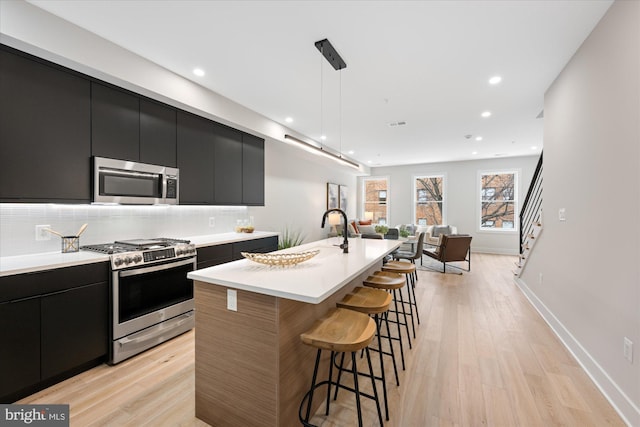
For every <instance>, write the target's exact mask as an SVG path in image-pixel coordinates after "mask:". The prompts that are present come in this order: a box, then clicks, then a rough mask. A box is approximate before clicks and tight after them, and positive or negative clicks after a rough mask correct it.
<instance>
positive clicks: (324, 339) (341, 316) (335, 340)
mask: <svg viewBox="0 0 640 427" xmlns="http://www.w3.org/2000/svg"><path fill="white" fill-rule="evenodd" d="M375 333H376V324H375V322H374V321H373V319H372V318H371V317H369V316H367V315H366V314H364V313H359V312H357V311H354V310H347V309H344V308H333V309H331V310H329V311H328V312H327V313H326V314H325V315H324V316H323V317H322V318H320V319H319V320H317V321H316V322H315V323H314V324H313V326H312V327H311V329H309V330H308V331H306V332H305V333H303V334H301V335H300V340H302V342H303V343H304V344H307V345H310V346H312V347H315V348H317V349H318V351H317V353H316V363H315V367H314V369H313V377H312V380H311V388H310V389H309V391H308V392H307V394H305V396H304V397H303V399H302V402H300V408H299V411H298V417H299V418H300V421H301V422H302V424H303V425H304V426H311V424H309V416H310V413H311V406H312V402H313V392H314V390H315V389H316V388H318V387H320V386H322V385H324V384H327V386H328V387H327V401H326V409H325V415H329V400H330V395H331V386H332V385H335V386H336V387H340V388H344V389H346V390H349V391H351V392H352V393H355V395H356V408H357V412H358V425H359V426H360V427H362V408H361V407H360V396H364V397H368V398H370V399H373V400H374V401H375V402H376V409H377V410H378V421H379V422H380V425H381V426H382V425H383V421H382V412H381V411H380V401H379V400H378V390H377V389H376V381H375V377H374V374H373V367H372V366H371V354H370V353H369V348H368V345H369V344H370V343H371V341H373V337H374V336H375ZM362 349H364V350H365V353H366V355H367V363H368V365H369V375H368V376H369V377H370V378H371V386H372V387H373V396H371V395H369V394H366V393H362V392H360V388H359V386H358V366H357V364H356V353H357V352H358V351H360V350H362ZM322 350H329V351H330V352H331V357H330V358H329V378H328V379H327V381H321V382H319V383H317V384H316V377H317V375H318V365H319V364H320V355H321V353H322ZM336 353H351V370H352V373H353V386H354V388H351V387H348V386H345V385H343V384H340V383H339V382H334V381H332V375H333V360H334V359H335V355H336ZM307 399H308V401H307V410H306V415H305V417H304V418H303V417H302V407H303V406H304V402H305V400H307Z"/></svg>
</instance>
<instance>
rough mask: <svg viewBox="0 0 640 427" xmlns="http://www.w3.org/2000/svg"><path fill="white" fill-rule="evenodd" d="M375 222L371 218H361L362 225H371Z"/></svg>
mask: <svg viewBox="0 0 640 427" xmlns="http://www.w3.org/2000/svg"><path fill="white" fill-rule="evenodd" d="M372 222H373V220H371V219H367V220H364V221H363V220H360V221H359V223H360V225H371V223H372Z"/></svg>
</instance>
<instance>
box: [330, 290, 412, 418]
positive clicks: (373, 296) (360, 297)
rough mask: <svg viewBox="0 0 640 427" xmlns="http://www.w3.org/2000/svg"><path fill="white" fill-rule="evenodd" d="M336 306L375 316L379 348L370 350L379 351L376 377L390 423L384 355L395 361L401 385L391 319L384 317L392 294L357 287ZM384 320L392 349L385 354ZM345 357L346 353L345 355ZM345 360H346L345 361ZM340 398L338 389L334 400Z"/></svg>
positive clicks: (394, 368)
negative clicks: (382, 332) (382, 331)
mask: <svg viewBox="0 0 640 427" xmlns="http://www.w3.org/2000/svg"><path fill="white" fill-rule="evenodd" d="M336 305H337V306H338V307H339V308H346V309H348V310H354V311H359V312H360V313H364V314H368V315H369V316H373V320H374V321H375V322H376V328H377V329H376V335H377V338H378V348H377V349H373V348H371V349H369V350H374V351H377V352H378V354H379V355H380V370H381V374H380V377H376V379H379V380H381V381H382V395H383V397H384V410H385V418H386V420H387V421H389V403H388V400H387V380H386V374H385V371H384V358H383V355H384V354H388V355H389V356H391V357H392V360H393V370H394V372H395V374H396V382H397V383H398V385H400V382H399V380H398V369H397V368H396V358H395V355H394V353H393V341H392V340H391V334H390V333H389V318H388V316H386V315H384V314H386V313H387V312H388V311H389V306H390V305H391V294H389V293H388V292H385V291H383V290H382V289H372V288H362V287H357V288H355V289H354V290H353V291H351V293H349V294H347V295H345V296H344V298H343V299H342V300H341V301H339V302H337V303H336ZM380 314H383V316H382V319H381V318H380V316H379V315H380ZM382 320H384V321H385V322H386V325H387V336H388V338H389V347H390V348H391V350H390V352H389V353H387V352H384V351H383V349H382V339H381V333H380V326H381V324H382V322H381V321H382ZM343 355H344V353H343ZM343 360H344V359H343ZM341 374H342V369H341V370H340V372H339V373H338V383H340V375H341ZM337 396H338V388H336V391H335V394H334V400H335V399H336V398H337Z"/></svg>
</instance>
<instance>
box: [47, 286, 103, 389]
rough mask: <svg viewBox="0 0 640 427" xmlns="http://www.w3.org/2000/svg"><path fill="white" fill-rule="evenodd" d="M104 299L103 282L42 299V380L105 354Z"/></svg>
mask: <svg viewBox="0 0 640 427" xmlns="http://www.w3.org/2000/svg"><path fill="white" fill-rule="evenodd" d="M108 298H109V290H108V288H107V283H106V282H104V283H97V284H93V285H88V286H83V287H80V288H75V289H71V290H68V291H63V292H59V293H55V294H52V295H47V296H43V297H42V301H41V320H42V330H41V337H42V340H41V343H42V347H41V355H42V361H41V369H42V378H43V379H47V378H52V377H54V376H56V375H60V374H61V373H64V372H66V371H69V370H72V369H74V368H75V367H77V366H81V365H83V364H85V363H87V362H89V361H92V360H95V359H99V358H101V357H102V356H104V355H105V354H107V341H108V338H107V319H108V318H109V312H108Z"/></svg>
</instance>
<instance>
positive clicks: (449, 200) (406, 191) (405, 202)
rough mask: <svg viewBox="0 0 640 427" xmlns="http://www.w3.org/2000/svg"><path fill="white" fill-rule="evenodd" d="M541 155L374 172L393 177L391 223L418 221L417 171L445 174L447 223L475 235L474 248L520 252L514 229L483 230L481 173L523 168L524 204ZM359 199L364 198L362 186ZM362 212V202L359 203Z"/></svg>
mask: <svg viewBox="0 0 640 427" xmlns="http://www.w3.org/2000/svg"><path fill="white" fill-rule="evenodd" d="M537 162H538V156H527V157H510V158H498V159H486V160H473V161H464V162H446V163H431V164H418V165H408V166H393V167H380V168H371V175H372V176H386V177H388V178H389V195H388V197H389V202H388V203H389V208H390V212H389V221H388V222H389V224H390V225H393V226H395V225H398V224H409V223H414V222H415V220H414V219H413V199H414V196H413V185H414V184H413V182H414V177H415V176H417V175H432V174H443V175H444V176H445V204H446V207H445V210H446V212H445V214H446V218H445V219H444V220H445V222H446V223H447V224H450V225H454V226H456V227H457V228H458V233H464V234H470V235H472V236H473V240H472V242H471V248H472V251H476V252H487V253H498V254H513V255H516V254H517V253H518V247H519V243H518V240H519V234H518V232H517V231H513V232H491V231H479V217H480V213H479V199H480V196H479V194H478V189H479V182H478V174H479V173H480V172H486V171H504V170H517V171H519V181H518V195H519V199H520V205H521V204H522V202H523V201H524V197H525V195H526V192H527V190H528V188H529V183H530V182H531V177H532V176H533V172H534V171H535V168H536V164H537ZM359 190H360V191H359V192H358V200H359V201H361V200H362V194H361V192H362V189H361V188H360V189H359ZM358 214H359V216H362V204H361V203H360V204H359V206H358Z"/></svg>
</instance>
